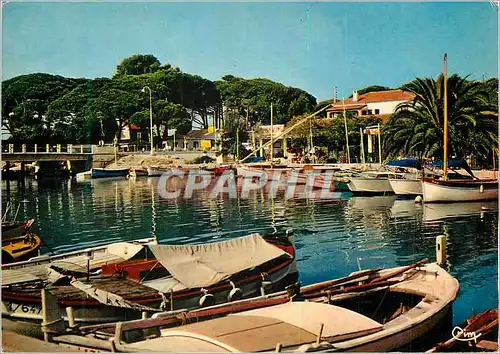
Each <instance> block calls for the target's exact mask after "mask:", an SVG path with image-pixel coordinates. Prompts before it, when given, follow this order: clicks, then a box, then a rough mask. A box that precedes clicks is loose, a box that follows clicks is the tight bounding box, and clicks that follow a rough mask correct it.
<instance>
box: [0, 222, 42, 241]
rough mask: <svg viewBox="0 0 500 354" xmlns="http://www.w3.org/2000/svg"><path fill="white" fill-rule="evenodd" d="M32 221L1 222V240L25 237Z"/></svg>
mask: <svg viewBox="0 0 500 354" xmlns="http://www.w3.org/2000/svg"><path fill="white" fill-rule="evenodd" d="M34 221H35V220H34V219H30V220H28V221H2V239H3V240H5V239H6V238H10V237H18V236H24V235H26V233H27V232H28V231H29V229H30V228H31V226H32V225H33V222H34Z"/></svg>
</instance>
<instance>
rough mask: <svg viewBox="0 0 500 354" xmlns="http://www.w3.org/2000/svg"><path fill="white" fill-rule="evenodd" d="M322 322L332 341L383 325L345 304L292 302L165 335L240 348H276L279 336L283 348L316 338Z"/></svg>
mask: <svg viewBox="0 0 500 354" xmlns="http://www.w3.org/2000/svg"><path fill="white" fill-rule="evenodd" d="M321 324H323V326H324V327H323V332H322V336H321V337H322V338H323V339H325V340H328V341H330V342H335V341H341V340H346V339H351V338H356V337H359V336H363V335H367V334H370V333H375V332H377V331H380V330H382V328H383V326H382V325H381V324H380V323H378V322H376V321H373V320H371V319H370V318H368V317H365V316H363V315H361V314H358V313H356V312H354V311H351V310H348V309H345V308H342V307H338V306H333V305H327V304H321V303H314V302H289V303H286V304H282V305H277V306H273V307H270V308H262V309H257V310H251V311H245V312H241V313H238V314H232V315H229V316H227V317H223V318H218V319H215V320H212V321H211V322H210V326H207V325H206V323H204V322H199V323H194V324H188V325H185V326H181V327H177V328H175V329H165V330H162V337H161V338H166V337H191V338H196V339H199V340H207V341H211V342H213V343H214V344H217V345H222V346H227V347H229V348H234V349H236V350H238V351H244V352H251V351H272V350H274V349H275V348H276V344H277V340H276V338H279V342H280V344H281V345H282V347H283V348H293V347H299V346H300V345H302V344H307V343H312V342H314V341H316V339H317V337H318V335H319V332H320V328H321ZM156 339H159V338H156ZM156 339H155V340H156ZM193 340H195V339H193Z"/></svg>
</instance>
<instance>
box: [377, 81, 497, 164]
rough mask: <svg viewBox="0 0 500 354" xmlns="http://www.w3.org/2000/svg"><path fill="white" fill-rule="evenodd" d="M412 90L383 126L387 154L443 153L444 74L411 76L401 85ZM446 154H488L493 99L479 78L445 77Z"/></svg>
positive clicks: (493, 136)
mask: <svg viewBox="0 0 500 354" xmlns="http://www.w3.org/2000/svg"><path fill="white" fill-rule="evenodd" d="M403 90H405V91H408V92H411V93H413V94H414V95H415V98H414V99H413V101H411V102H408V103H403V104H400V105H399V106H398V107H397V109H396V112H395V113H394V114H393V115H392V116H391V117H390V119H389V120H388V122H387V124H386V126H385V127H384V129H383V137H384V150H385V153H386V154H388V155H389V157H395V156H398V155H400V154H404V155H409V156H416V157H438V158H442V156H443V122H444V120H443V116H444V113H443V102H444V99H443V97H444V78H443V76H442V75H440V76H439V77H438V78H437V79H436V80H434V79H432V78H425V79H420V78H417V79H415V80H413V81H411V82H410V83H408V84H406V85H404V86H403ZM447 98H448V122H449V131H448V146H449V149H448V151H449V155H450V156H453V155H455V156H457V157H464V156H467V155H469V154H471V153H472V154H475V155H476V156H477V155H479V156H483V157H484V156H488V154H490V153H491V151H492V149H494V148H495V147H497V146H498V114H497V113H496V112H497V111H496V109H497V108H496V107H498V104H497V103H495V102H491V92H490V91H488V88H487V86H486V85H485V84H483V83H480V82H477V81H468V80H467V78H462V77H460V76H458V75H452V76H450V77H449V79H448V95H447Z"/></svg>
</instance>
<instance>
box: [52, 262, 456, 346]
mask: <svg viewBox="0 0 500 354" xmlns="http://www.w3.org/2000/svg"><path fill="white" fill-rule="evenodd" d="M425 262H426V260H423V261H420V262H417V263H415V264H413V265H410V266H405V267H396V268H391V269H383V270H381V269H374V270H364V271H359V272H355V273H351V274H350V275H349V276H347V277H345V278H340V279H334V280H330V281H326V282H322V283H318V284H312V285H309V286H305V287H303V288H301V289H299V288H297V287H292V288H290V289H288V291H287V292H284V293H283V292H281V293H276V294H270V295H268V296H265V297H259V298H253V299H248V300H240V301H236V302H233V303H230V304H224V305H219V306H213V307H208V308H205V309H200V310H192V311H184V312H181V313H173V314H158V315H155V316H154V318H152V319H145V320H139V321H131V322H120V323H111V324H104V325H96V326H88V327H81V328H79V332H78V335H67V334H65V333H64V329H61V330H60V331H61V333H62V334H61V335H57V336H54V337H52V341H53V342H55V343H59V344H61V345H66V346H68V345H69V346H72V347H77V348H79V349H84V348H87V349H88V348H93V349H101V350H113V351H124V352H125V351H129V352H130V351H132V352H142V351H164V350H165V348H168V349H169V350H171V351H177V352H186V351H190V352H263V351H268V352H269V351H274V350H276V351H286V352H290V351H298V352H305V351H308V352H309V351H327V352H333V351H361V352H368V351H389V350H395V349H398V348H400V347H403V346H405V345H406V344H408V343H410V342H412V341H414V340H416V339H419V338H422V337H423V336H424V335H426V334H428V333H430V332H431V331H433V329H435V328H436V327H437V326H439V325H440V324H442V322H443V321H446V320H447V319H449V316H450V314H451V310H452V303H453V301H454V300H455V298H456V296H457V292H458V288H459V285H458V281H457V280H456V279H455V278H453V277H452V276H451V275H450V274H448V273H447V272H446V271H445V270H444V269H442V268H441V267H439V266H438V265H437V264H435V263H427V264H425ZM361 299H362V301H360V300H361ZM48 305H49V303H48V302H47V305H46V306H48ZM214 317H215V318H214ZM56 318H57V317H56V316H52V317H50V318H47V320H49V319H51V320H52V321H54V322H55V321H56ZM95 333H99V335H97V334H95ZM132 334H134V335H135V336H134V337H132V336H131V335H132ZM146 337H147V338H146Z"/></svg>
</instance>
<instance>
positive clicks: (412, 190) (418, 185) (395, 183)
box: [389, 178, 422, 195]
mask: <svg viewBox="0 0 500 354" xmlns="http://www.w3.org/2000/svg"><path fill="white" fill-rule="evenodd" d="M389 184H390V185H391V188H392V190H393V191H394V193H395V194H398V195H419V194H422V180H420V179H392V178H391V179H389Z"/></svg>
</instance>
